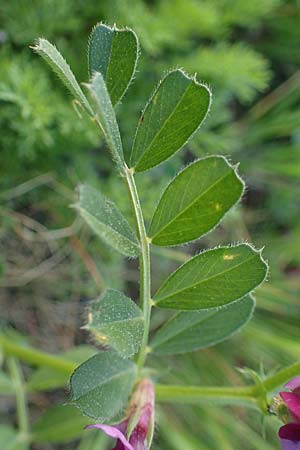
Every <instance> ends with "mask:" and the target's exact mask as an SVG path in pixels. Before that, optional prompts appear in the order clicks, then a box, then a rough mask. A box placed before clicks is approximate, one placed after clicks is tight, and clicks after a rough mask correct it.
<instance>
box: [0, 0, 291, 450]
mask: <svg viewBox="0 0 300 450" xmlns="http://www.w3.org/2000/svg"><path fill="white" fill-rule="evenodd" d="M98 21H104V22H106V23H109V24H113V23H116V24H117V25H118V26H119V27H120V26H125V25H127V26H130V27H131V28H133V29H134V30H135V31H136V33H137V34H138V36H139V39H140V43H141V49H142V51H141V56H140V61H139V71H138V73H137V76H136V79H135V80H134V83H133V85H132V86H131V88H130V90H129V92H128V94H127V95H126V97H125V99H124V100H123V102H122V104H121V105H120V106H119V107H118V110H117V115H118V118H119V121H120V123H121V132H122V137H123V140H124V142H125V149H127V151H128V150H129V149H130V142H131V139H132V136H133V134H134V130H135V126H136V123H137V120H138V117H139V114H140V111H141V109H142V108H143V106H144V104H145V102H146V101H147V99H148V97H149V95H150V94H151V92H152V90H153V88H154V86H155V84H156V83H157V82H158V80H159V79H160V77H161V76H162V74H163V73H164V72H165V71H166V70H168V69H169V68H174V67H183V68H185V69H186V70H187V71H188V72H190V73H195V72H196V73H197V77H198V79H200V80H203V81H205V82H207V83H208V84H209V86H210V87H211V88H212V91H213V95H214V97H213V106H212V109H211V113H210V116H209V118H208V119H207V121H206V123H205V124H204V126H203V127H202V128H201V130H200V132H199V133H198V134H197V135H196V136H195V137H194V138H193V140H192V141H190V142H189V144H188V145H187V146H186V148H185V150H184V151H181V152H180V153H179V155H177V156H176V157H175V158H173V159H172V160H171V161H169V162H167V163H165V164H163V165H162V166H159V167H158V168H156V169H154V170H151V171H150V172H147V174H146V175H145V176H143V177H141V176H140V177H138V178H137V182H138V186H139V188H140V192H141V194H142V195H141V197H142V198H141V200H142V204H143V207H144V213H145V217H146V219H147V220H148V219H149V218H150V217H151V215H152V211H153V209H154V207H155V205H156V203H157V201H158V199H159V197H160V193H161V191H162V189H163V187H164V186H165V185H166V184H167V182H168V180H169V179H170V177H172V176H173V175H174V174H175V173H176V172H177V170H178V169H179V168H180V167H181V166H182V164H186V163H188V162H189V161H191V160H192V159H194V158H195V157H201V156H204V155H208V154H224V155H226V156H227V157H228V158H229V159H230V160H231V161H232V162H233V163H237V162H240V163H241V164H240V174H241V175H242V177H243V178H244V179H245V181H246V184H247V191H246V193H245V195H244V198H243V202H242V204H241V205H240V206H239V207H238V208H235V209H234V211H233V212H231V213H230V214H229V215H227V217H226V219H225V221H224V222H223V224H222V226H220V227H218V228H217V229H216V230H214V231H213V232H212V233H210V234H209V235H208V236H207V237H205V238H204V239H201V240H200V241H199V242H197V243H196V244H192V245H189V246H184V247H177V248H175V249H174V248H173V249H171V250H166V249H165V250H162V249H161V250H156V251H155V253H153V282H154V286H153V287H154V288H156V287H158V285H159V283H160V282H161V281H162V280H163V279H164V278H165V277H166V275H167V274H168V273H169V272H170V271H171V270H172V269H173V268H174V267H176V266H178V265H179V264H180V263H181V262H182V261H184V260H185V258H186V254H194V253H195V252H197V251H198V250H199V249H201V248H205V247H208V246H214V245H216V244H219V243H228V242H231V241H234V242H238V241H241V240H248V241H251V242H253V243H254V244H255V245H256V246H257V247H261V246H263V245H265V255H266V256H267V257H268V260H269V263H270V267H271V270H270V276H269V279H268V282H267V283H265V284H264V285H263V286H262V287H261V288H259V289H258V290H257V295H256V298H257V309H256V313H255V317H254V319H253V321H252V322H251V324H250V325H248V326H247V327H246V329H245V330H244V331H242V332H241V333H240V334H238V335H237V336H235V337H234V338H232V339H230V340H229V341H227V342H224V343H222V344H219V345H218V346H216V347H214V348H212V349H207V350H204V351H199V352H196V353H193V354H191V355H187V356H178V357H176V358H175V357H174V358H166V359H164V361H163V363H162V362H161V360H160V361H156V360H154V359H153V361H152V363H153V365H154V366H155V365H156V366H157V367H158V366H159V367H160V371H161V373H162V376H161V377H160V381H162V382H172V383H174V382H175V383H192V384H207V385H216V384H217V385H242V384H244V383H245V382H246V381H245V377H244V375H242V374H241V373H240V372H239V371H238V370H237V368H241V367H250V368H251V369H254V370H256V371H258V372H261V371H264V373H266V374H268V373H271V372H272V371H273V370H276V369H278V368H280V367H282V366H284V365H285V364H288V363H291V362H293V361H295V360H296V359H299V357H300V333H299V323H300V322H299V320H300V302H299V293H300V251H299V250H300V246H299V234H300V233H299V232H300V220H299V218H300V195H299V193H300V192H299V191H300V182H299V179H300V109H299V105H300V71H299V61H300V46H299V41H300V27H299V23H300V2H299V1H298V0H290V1H289V0H251V1H244V0H206V1H205V0H148V1H146V0H144V1H143V0H102V1H94V0H76V1H71V0H26V1H25V0H10V1H6V0H0V67H1V70H0V74H1V76H0V128H1V134H0V151H1V164H0V183H1V189H0V224H1V226H0V246H1V253H0V288H1V291H0V307H1V313H0V314H1V318H0V320H1V324H2V325H3V326H5V327H9V333H10V339H11V340H13V341H16V342H21V343H30V344H31V345H33V346H34V347H37V348H40V349H44V350H45V351H48V352H53V353H62V354H64V353H65V352H67V355H69V357H70V358H71V359H74V360H76V361H77V360H78V361H80V360H81V359H82V358H85V357H86V355H89V354H91V353H93V351H94V350H93V349H92V345H93V342H91V341H90V338H89V337H88V335H87V334H86V333H85V332H84V331H83V330H80V328H79V327H80V326H81V325H82V324H83V321H84V316H85V310H86V305H87V303H88V301H89V300H91V299H92V298H94V297H95V296H96V295H98V294H99V291H101V290H103V287H104V286H109V287H114V288H121V289H124V290H125V291H126V292H127V293H129V294H130V295H131V296H132V297H133V298H136V297H137V293H138V284H137V283H138V271H137V264H136V262H135V261H132V260H125V259H124V258H123V257H121V256H119V255H118V254H117V253H115V252H114V251H111V250H110V249H109V248H108V247H106V245H104V244H103V243H101V242H100V241H99V240H98V239H97V238H95V237H94V236H93V235H92V233H91V232H90V230H89V229H88V228H87V227H86V226H83V224H82V223H81V222H80V221H78V219H77V218H76V213H75V211H74V210H73V209H72V208H70V207H69V206H70V204H72V203H73V202H74V200H75V199H76V193H75V189H76V186H77V185H78V183H80V182H84V181H88V182H89V183H90V184H92V185H94V186H95V187H99V188H101V190H102V191H104V192H106V193H107V195H109V196H110V197H111V198H112V199H113V200H114V201H115V202H116V203H117V204H118V205H119V206H120V208H121V209H122V210H123V212H124V213H125V214H127V217H129V218H130V206H129V202H128V197H127V192H126V188H125V186H124V184H123V182H122V180H121V179H120V178H119V177H118V176H117V174H116V172H115V170H114V168H113V165H112V163H111V161H110V157H109V155H108V152H107V151H106V149H105V146H104V145H103V142H102V141H101V139H100V137H99V133H98V130H97V128H96V127H95V126H94V125H93V124H92V123H91V122H90V121H88V120H87V119H84V118H83V119H80V118H79V117H78V115H77V113H76V111H75V110H74V108H73V106H72V103H71V98H70V97H69V95H68V93H67V92H66V91H65V89H64V87H63V86H62V85H61V83H60V81H59V80H58V79H57V78H56V77H55V75H53V74H52V73H51V71H50V69H49V68H48V67H47V66H46V65H45V64H44V63H43V62H42V61H41V60H40V59H39V58H38V57H37V55H35V54H34V53H33V52H32V51H31V50H30V48H29V46H30V45H32V44H33V42H34V40H35V39H36V38H37V37H45V38H47V39H49V40H50V41H52V42H53V43H55V44H56V45H57V47H58V49H59V50H60V51H61V52H62V53H63V55H64V56H65V57H66V59H67V60H68V62H69V63H70V65H71V67H72V69H73V71H74V73H75V74H76V76H77V79H79V80H80V81H87V77H88V75H87V62H86V45H87V39H88V34H89V32H90V30H91V28H92V27H93V25H95V24H96V23H97V22H98ZM160 321H161V316H159V315H157V316H155V317H154V326H158V324H159V323H160ZM82 344H89V346H87V345H85V346H82ZM76 345H81V347H79V350H76V351H74V346H76ZM72 349H73V350H72ZM0 362H1V358H0ZM22 370H23V372H24V377H25V380H26V382H27V385H28V391H29V393H28V406H29V412H30V419H31V423H32V424H33V430H35V434H34V441H35V443H34V444H32V447H31V448H32V449H34V450H59V449H61V450H63V449H64V450H67V449H78V450H106V449H107V448H110V447H109V446H107V445H108V444H107V442H106V439H104V438H103V437H102V436H101V435H100V433H95V434H94V433H93V432H88V433H87V432H83V431H82V426H83V425H84V423H85V422H84V421H83V420H82V418H81V417H80V415H79V413H78V412H77V411H76V410H75V411H74V410H73V409H68V408H70V407H62V406H58V405H62V404H63V403H64V402H65V401H66V398H67V396H66V392H65V390H64V388H63V387H62V386H63V385H64V381H65V380H61V379H60V380H56V384H55V376H56V378H59V377H58V376H57V374H56V375H55V373H54V374H53V373H52V375H51V376H50V375H49V373H47V371H46V373H45V372H44V373H43V371H41V370H40V371H33V370H32V369H30V368H28V367H27V366H22ZM53 379H54V383H53ZM51 383H52V384H51ZM53 384H54V385H53ZM9 386H10V380H9V378H8V375H7V370H6V364H5V361H4V363H3V368H2V370H1V369H0V394H3V395H1V397H0V423H1V425H0V441H1V442H5V444H3V445H6V447H4V448H3V450H19V449H22V450H23V449H24V448H25V447H24V446H23V447H22V444H19V443H18V441H16V440H15V439H16V432H15V431H14V429H13V427H14V426H15V424H16V414H15V412H16V406H15V398H14V395H13V393H10V390H9ZM55 405H57V408H56V406H55ZM49 407H55V409H54V410H52V411H50V413H49V412H48V413H47V414H45V412H46V411H47V409H48V408H49ZM158 417H159V419H158V425H157V430H156V435H155V441H154V445H153V448H154V449H157V450H162V449H164V450H183V449H184V450H236V449H241V450H253V449H258V450H270V449H279V443H277V437H276V433H277V429H278V426H279V422H278V421H277V420H276V419H275V418H272V417H270V418H262V417H261V416H260V414H259V413H258V412H255V411H251V410H250V411H249V410H244V409H242V408H240V407H239V408H238V407H235V408H225V407H217V406H211V405H207V406H205V407H203V406H202V407H200V406H199V407H190V406H189V407H183V406H180V407H176V406H174V405H173V406H168V405H165V406H160V407H159V411H158ZM55 420H56V422H55ZM1 433H2V434H1ZM1 445H2V444H1ZM1 448H2V447H1Z"/></svg>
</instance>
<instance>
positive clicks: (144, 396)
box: [86, 378, 154, 450]
mask: <svg viewBox="0 0 300 450" xmlns="http://www.w3.org/2000/svg"><path fill="white" fill-rule="evenodd" d="M86 428H98V429H99V430H102V431H103V432H104V433H105V434H107V435H108V436H110V437H112V438H114V439H116V440H117V442H116V446H115V447H114V448H113V450H148V449H149V448H150V445H151V442H152V437H153V430H154V386H153V383H152V381H150V380H149V379H147V378H145V379H143V380H142V381H140V382H139V384H138V385H137V387H136V389H135V391H134V393H133V395H132V398H131V400H130V402H129V406H128V409H127V414H126V418H125V419H124V420H123V421H122V422H120V423H118V424H116V425H105V424H101V423H97V424H94V425H88V426H87V427H86Z"/></svg>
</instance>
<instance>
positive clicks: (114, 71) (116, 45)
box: [88, 23, 139, 105]
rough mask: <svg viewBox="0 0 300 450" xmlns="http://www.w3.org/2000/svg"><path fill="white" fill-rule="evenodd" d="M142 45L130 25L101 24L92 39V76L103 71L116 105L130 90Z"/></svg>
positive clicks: (90, 50) (89, 52)
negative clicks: (112, 25)
mask: <svg viewBox="0 0 300 450" xmlns="http://www.w3.org/2000/svg"><path fill="white" fill-rule="evenodd" d="M138 49H139V45H138V39H137V36H136V34H135V33H134V32H133V31H132V30H130V29H129V28H125V29H121V30H118V29H117V28H116V27H115V26H114V27H109V26H107V25H104V24H103V23H99V24H97V25H96V26H95V27H94V29H93V31H92V33H91V35H90V38H89V47H88V56H89V71H90V75H93V74H94V73H95V72H100V73H101V74H102V76H103V78H104V80H105V83H106V86H107V90H108V93H109V95H110V98H111V102H112V104H113V105H115V104H116V103H118V102H119V101H120V100H121V98H122V97H123V95H124V94H125V92H126V91H127V89H128V87H129V85H130V82H131V80H132V78H133V76H134V73H135V70H136V65H137V60H138V53H139V50H138Z"/></svg>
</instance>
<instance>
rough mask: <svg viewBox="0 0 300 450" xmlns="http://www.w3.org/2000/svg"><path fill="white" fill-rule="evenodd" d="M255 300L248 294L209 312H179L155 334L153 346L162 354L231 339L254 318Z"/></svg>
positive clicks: (198, 347)
mask: <svg viewBox="0 0 300 450" xmlns="http://www.w3.org/2000/svg"><path fill="white" fill-rule="evenodd" d="M254 307H255V301H254V299H253V298H252V297H251V296H250V295H248V296H247V297H245V298H243V299H241V300H239V301H238V302H234V303H232V304H229V305H227V306H222V307H221V308H216V309H210V310H209V311H190V312H179V313H177V314H175V316H173V317H172V318H171V319H170V320H169V321H168V322H167V323H166V324H165V325H163V326H162V327H161V328H160V329H159V330H158V332H157V333H156V334H155V336H154V338H153V340H152V342H151V344H150V347H151V348H152V349H153V351H154V352H155V353H157V354H159V355H174V354H178V353H187V352H191V351H194V350H199V349H200V348H206V347H210V346H212V345H216V344H217V343H219V342H221V341H223V340H224V339H227V338H229V337H230V336H232V335H233V334H234V333H236V332H237V331H239V330H240V328H241V327H243V326H244V325H245V324H246V323H247V322H248V321H249V320H250V318H251V317H252V314H253V311H254Z"/></svg>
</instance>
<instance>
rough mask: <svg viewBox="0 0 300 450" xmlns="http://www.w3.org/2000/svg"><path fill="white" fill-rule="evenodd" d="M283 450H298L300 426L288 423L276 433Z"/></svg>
mask: <svg viewBox="0 0 300 450" xmlns="http://www.w3.org/2000/svg"><path fill="white" fill-rule="evenodd" d="M278 436H279V439H280V440H281V445H282V449H283V450H300V425H299V424H298V423H288V424H287V425H284V426H283V427H281V428H280V430H279V432H278Z"/></svg>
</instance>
